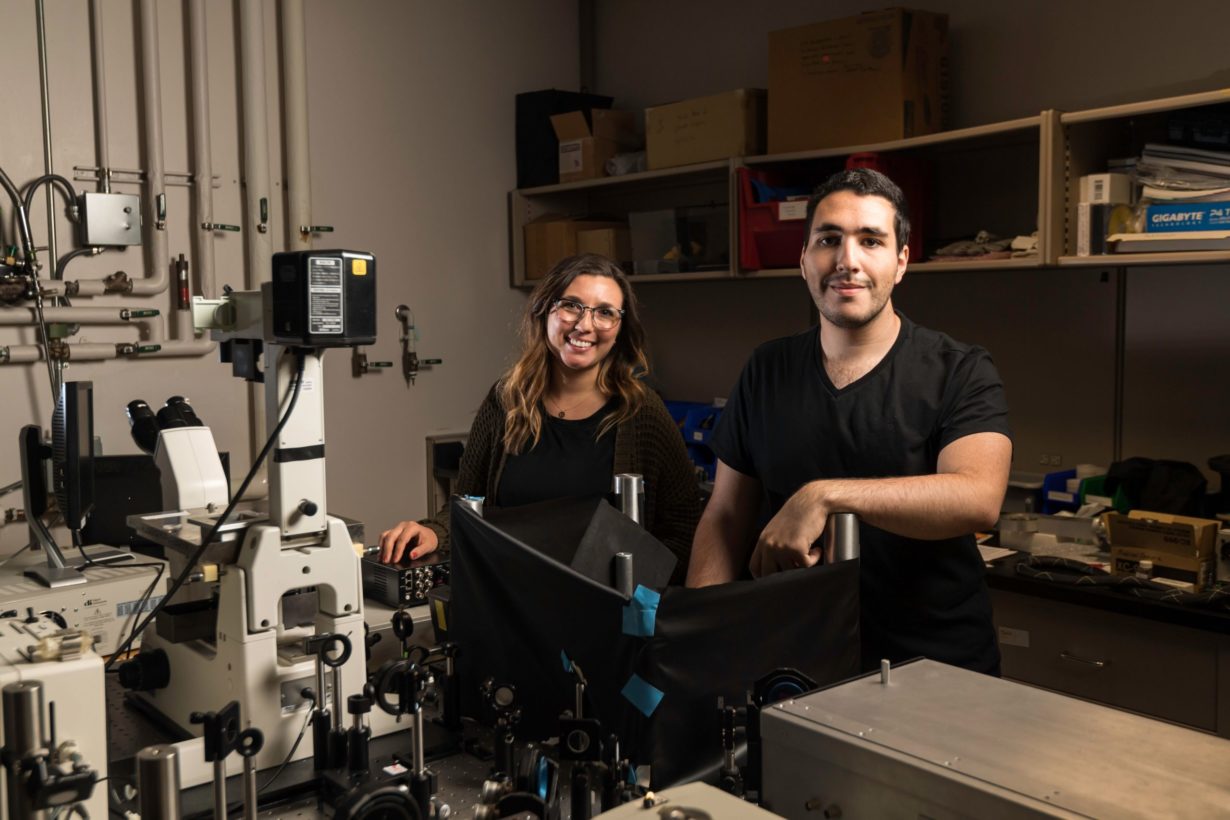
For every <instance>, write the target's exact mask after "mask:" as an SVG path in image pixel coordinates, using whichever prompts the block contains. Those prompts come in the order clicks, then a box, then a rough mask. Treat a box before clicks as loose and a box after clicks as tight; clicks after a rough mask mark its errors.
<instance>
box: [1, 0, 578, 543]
mask: <svg viewBox="0 0 1230 820" xmlns="http://www.w3.org/2000/svg"><path fill="white" fill-rule="evenodd" d="M135 5H136V4H135V3H134V2H131V1H130V0H105V2H104V3H103V7H104V15H103V17H104V19H103V22H104V28H105V31H106V35H107V45H106V57H107V72H106V74H107V82H108V94H109V109H110V110H109V118H110V124H109V132H110V145H111V155H112V156H111V159H112V164H113V165H114V166H116V167H121V168H140V167H141V165H142V162H143V160H142V155H141V153H140V152H139V146H138V142H139V140H138V137H137V133H138V131H137V99H138V95H137V85H136V68H135V66H136V56H135V45H134V42H135V36H136V35H135V26H136V23H135V19H136V18H135ZM207 5H208V20H209V32H208V38H209V52H210V54H209V57H210V63H211V87H210V94H211V108H212V111H211V114H212V116H211V122H210V131H211V139H212V142H213V150H214V171H215V173H216V174H218V175H219V176H220V184H221V187H220V188H219V189H217V190H216V191H215V215H216V217H217V221H219V222H232V223H235V222H239V221H241V201H242V199H241V189H240V178H241V168H240V154H241V152H240V142H239V102H238V85H237V83H238V71H239V68H238V58H237V30H236V24H235V19H234V17H235V14H234V11H235V5H234V4H232V3H223V2H210V3H208V4H207ZM87 8H88V6H87V4H86V3H85V2H75V3H63V2H54V1H53V2H48V3H47V4H46V13H47V33H48V51H49V54H50V59H51V69H50V89H51V98H52V118H53V122H52V125H53V135H54V138H55V139H54V168H55V169H56V170H57V171H59V172H61V173H63V174H64V175H65V176H69V177H70V178H71V177H72V168H73V166H75V165H94V164H95V152H94V135H93V124H92V110H93V105H92V100H91V91H90V70H89V54H90V29H89V19H88V12H87ZM34 9H35V4H34V2H32V0H0V21H3V28H4V31H5V34H6V37H5V44H6V45H5V48H6V54H5V71H4V76H3V78H2V79H0V83H2V84H3V92H2V93H0V98H2V99H3V100H4V108H5V112H6V115H5V116H4V117H3V118H0V167H3V168H4V169H5V170H6V171H7V172H8V174H9V176H10V177H12V178H13V179H14V180H15V181H16V182H17V184H19V185H20V184H22V183H24V182H25V181H27V180H30V179H32V178H34V177H36V176H38V175H39V174H41V173H42V172H43V164H42V131H41V126H40V122H39V114H38V112H39V83H38V63H37V51H36V45H35V42H36V41H35V16H34V15H35V11H34ZM277 9H278V6H277V4H276V3H274V2H271V1H270V0H266V2H265V11H266V27H265V33H266V40H267V42H268V47H269V58H268V66H269V75H268V86H269V94H270V96H269V111H270V114H269V120H270V126H269V127H270V134H271V141H273V142H274V143H275V144H274V145H273V146H272V148H271V158H270V161H271V168H272V176H273V178H274V182H275V188H274V191H275V197H274V203H273V214H272V215H273V220H274V226H273V231H272V235H273V237H274V248H275V249H278V248H280V247H281V246H282V242H283V236H284V234H283V232H282V216H283V206H282V204H281V202H280V197H279V196H278V193H280V191H281V182H280V180H281V172H280V168H281V151H280V149H279V147H278V145H277V144H276V143H277V142H278V141H279V134H280V133H281V130H280V126H279V119H280V110H281V105H280V99H279V96H278V90H279V89H278V86H279V76H278V73H277V43H278V26H277V19H278V18H277ZM158 11H159V15H160V30H161V37H160V49H161V57H162V93H163V99H164V105H165V112H164V118H163V123H164V129H165V140H166V167H167V170H169V171H187V170H189V161H190V156H191V154H190V147H189V144H188V135H187V115H186V108H187V105H186V102H185V100H186V93H187V80H186V76H187V59H188V58H187V50H186V45H185V42H184V23H183V16H184V13H185V12H184V4H183V3H182V2H178V0H161V2H159V4H158ZM305 16H306V25H307V41H308V94H309V116H310V132H311V175H312V194H313V212H314V221H315V222H316V223H318V224H328V225H334V226H336V228H337V231H336V233H334V234H332V235H329V236H327V238H325V239H324V240H321V241H318V243H317V247H329V246H336V247H345V248H359V249H368V250H371V251H373V252H374V253H375V254H376V256H377V258H378V265H379V288H378V293H379V340H378V342H377V343H376V345H374V346H373V347H371V348H369V349H368V353H369V355H370V357H371V358H372V359H373V360H375V359H392V360H395V361H396V360H397V359H398V350H399V348H398V346H397V329H398V328H397V324H396V322H394V321H393V308H394V306H395V305H397V304H398V303H402V302H404V303H406V304H408V305H410V306H411V308H412V309H413V310H414V312H415V315H416V317H417V321H418V327H419V332H420V334H421V340H420V342H419V352H420V355H423V356H440V357H443V359H444V361H445V364H444V366H443V367H438V368H435V369H434V370H432V371H429V372H424V373H423V374H422V375H421V376H420V377H419V380H418V383H417V384H416V385H415V386H414V387H412V388H407V387H406V385H405V383H404V381H403V380H402V379H401V378H400V375H399V374H398V373H397V372H389V371H386V372H383V373H379V374H377V375H371V376H366V377H364V378H362V379H357V380H356V379H353V378H352V377H351V375H350V361H349V356H348V354H347V352H345V351H334V352H331V353H329V354H328V355H327V356H326V360H325V372H326V379H327V385H328V387H327V393H326V395H327V402H326V425H327V429H326V435H327V441H328V458H329V462H328V466H329V508H330V510H331V511H333V512H337V513H341V514H344V515H348V516H351V517H354V518H358V519H360V520H363V521H364V522H365V523H366V524H367V527H368V531H369V538H370V537H371V535H370V534H371V533H372V532H373V531H376V532H378V531H379V530H380V529H382V528H384V527H387V526H389V525H391V524H392V523H394V522H395V521H396V520H398V519H399V518H409V517H417V516H420V515H423V514H424V513H425V500H424V493H425V479H424V474H425V469H424V445H423V441H424V437H425V436H427V435H428V434H430V433H432V432H435V431H441V430H456V429H462V430H464V429H468V427H469V424H470V421H471V420H472V418H473V413H474V410H475V409H476V407H477V405H478V403H479V401H480V399H481V397H482V396H483V394H484V391H485V390H486V388H487V387H488V386H489V385H490V383H491V382H492V381H493V380H494V379H495V378H496V376H497V375H498V374H499V372H500V371H501V369H502V368H503V366H504V365H505V362H506V359H507V355H508V350H509V348H510V346H511V343H512V339H513V332H512V322H513V320H514V318H515V316H516V314H517V311H518V309H519V307H520V305H521V303H522V301H523V296H522V294H520V293H518V292H515V291H512V290H510V289H509V288H508V251H507V247H508V238H507V231H508V229H507V209H506V204H505V203H506V195H507V192H508V190H510V189H511V188H513V187H514V186H515V185H516V175H515V166H514V150H513V97H514V95H515V94H516V93H517V92H519V91H525V90H531V89H537V88H550V87H559V88H575V87H576V85H577V82H578V80H577V76H578V68H577V65H578V55H577V45H576V44H577V13H576V4H575V3H574V2H571V0H529V1H528V2H518V3H516V4H504V3H501V4H489V3H484V2H479V0H464V1H463V2H451V3H447V4H438V3H427V2H402V0H363V2H361V3H342V2H335V0H308V2H307V3H306V11H305ZM76 186H77V187H78V189H79V190H85V189H88V190H94V188H93V186H92V185H90V184H88V183H85V182H77V183H76ZM120 190H124V191H133V190H135V189H134V188H132V187H131V186H124V187H121V188H120ZM168 199H169V203H168V208H169V217H170V225H169V231H168V233H169V251H170V253H171V254H172V255H175V254H178V253H184V254H186V255H188V256H189V258H191V256H192V254H191V249H190V247H189V222H188V203H189V202H190V199H189V194H188V189H187V188H183V187H169V188H168ZM42 201H43V200H42V196H41V195H40V196H39V198H38V203H37V204H36V208H35V214H34V217H33V223H34V231H35V234H36V242H38V243H39V244H42V243H43V242H44V241H45V237H46V228H45V218H44V209H43V205H42ZM0 213H3V216H4V219H5V225H6V229H5V235H6V236H11V235H12V221H11V220H12V211H11V208H10V207H9V203H8V202H7V200H4V201H0ZM70 235H71V234H70V231H69V225H68V223H67V222H66V221H63V220H62V221H61V224H60V227H59V243H60V249H61V253H63V252H64V251H65V250H67V249H68V248H69V247H70V246H71V245H70V240H69V236H70ZM216 253H217V271H218V274H217V278H218V286H219V287H221V286H222V285H223V284H230V285H234V286H236V287H242V283H243V278H244V277H243V240H242V237H240V236H238V235H234V234H221V235H220V237H219V239H218V242H217V245H216ZM119 268H124V269H127V270H128V271H129V272H130V273H131V274H133V275H134V276H135V275H140V273H141V269H142V263H141V257H140V254H139V252H138V251H136V250H129V251H125V252H123V253H113V252H109V253H106V254H104V255H102V256H100V257H98V258H96V259H89V260H81V261H77V262H74V263H73V264H72V266H71V267H70V268H69V278H75V277H83V278H84V277H97V276H103V275H106V274H107V273H110V272H111V271H114V270H116V269H119ZM194 269H195V266H194ZM107 301H108V300H103V299H95V300H85V299H83V300H80V302H79V303H80V304H98V303H106V302H107ZM111 301H113V302H114V301H115V300H111ZM120 301H122V302H123V303H124V304H132V305H134V306H137V307H144V306H153V307H158V308H161V309H162V310H164V312H165V311H167V310H168V309H169V306H170V304H171V302H170V297H169V296H159V297H153V298H149V299H147V300H141V299H133V298H130V299H126V300H120ZM82 335H83V336H84V337H85V338H87V339H88V340H90V341H111V340H120V339H133V338H135V331H134V330H133V329H131V328H126V329H123V330H109V329H105V328H86V329H84V330H83V332H82ZM31 341H33V335H32V333H31V332H30V331H28V330H17V329H8V328H0V345H5V344H20V343H23V342H24V343H29V342H31ZM66 377H67V378H69V379H91V380H93V381H94V383H95V402H96V410H95V414H96V424H97V431H98V434H99V435H100V436H101V437H102V440H103V446H104V451H105V452H108V453H132V452H136V447H135V445H134V444H133V443H132V441H131V438H130V436H129V433H128V426H127V423H126V421H125V419H124V414H123V407H124V404H125V403H126V402H128V401H129V400H130V399H132V398H136V397H143V398H145V399H146V400H147V401H149V402H150V403H151V404H153V405H155V406H158V405H161V403H162V402H163V401H164V400H165V399H166V398H167V397H168V396H170V395H173V394H176V393H179V394H183V395H185V396H187V397H188V398H189V399H190V400H191V401H192V403H193V404H194V405H195V406H196V408H197V410H198V411H199V413H200V415H201V416H202V418H203V419H204V420H205V421H206V423H207V424H209V425H210V426H211V427H212V428H213V431H214V436H215V439H216V440H217V442H218V445H219V447H220V448H222V449H225V450H230V451H231V452H233V453H235V456H236V457H235V464H236V468H237V469H239V470H246V467H247V465H248V463H249V453H248V438H249V420H248V416H247V407H246V398H245V390H244V387H243V384H242V382H240V381H239V380H237V379H234V378H232V377H231V376H230V375H229V368H228V367H224V366H222V365H220V364H218V363H217V362H216V356H209V357H205V358H203V359H192V360H175V361H162V362H141V363H128V362H118V361H111V362H105V363H100V364H78V365H73V366H72V367H71V368H70V369H69V370H68V372H67V374H66ZM49 392H50V391H49V389H48V387H47V374H46V372H45V370H44V369H43V368H42V366H41V365H40V366H38V367H34V366H29V365H21V366H5V367H0V485H3V484H7V483H9V481H11V480H15V479H17V478H18V477H19V469H18V458H17V433H18V429H19V428H20V427H21V426H22V425H24V424H31V423H36V424H41V425H43V426H44V427H46V426H48V425H49V423H50V410H51V404H50V400H49ZM19 506H20V495H10V496H7V497H5V498H3V499H0V507H3V508H9V507H19ZM24 541H25V528H24V526H20V525H9V526H5V527H3V528H0V546H2V547H4V548H8V547H12V546H16V545H18V544H22V543H24Z"/></svg>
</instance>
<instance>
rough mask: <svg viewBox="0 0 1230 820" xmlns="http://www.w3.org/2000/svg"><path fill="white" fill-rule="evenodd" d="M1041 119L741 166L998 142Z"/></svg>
mask: <svg viewBox="0 0 1230 820" xmlns="http://www.w3.org/2000/svg"><path fill="white" fill-rule="evenodd" d="M1041 122H1042V117H1041V116H1037V117H1022V118H1020V119H1016V120H1006V121H1004V122H997V123H991V124H988V125H977V126H973V127H971V128H958V129H956V130H953V131H940V132H938V133H935V134H923V135H922V136H918V137H909V138H907V139H902V140H892V141H889V142H875V143H869V144H867V145H846V146H841V147H837V148H821V149H818V150H815V151H797V152H794V153H791V154H761V155H759V156H754V157H744V159H743V163H744V164H745V165H748V166H752V165H773V164H777V163H783V162H800V161H807V160H814V159H832V158H836V157H845V156H849V155H850V154H862V153H868V152H874V153H889V152H900V151H910V150H915V149H919V148H930V147H934V146H949V145H952V144H953V143H956V142H964V141H966V140H988V139H992V140H993V141H999V140H998V139H996V138H1000V137H1003V136H1004V135H1010V134H1013V133H1015V132H1028V131H1030V130H1031V129H1037V128H1039V126H1040V125H1041Z"/></svg>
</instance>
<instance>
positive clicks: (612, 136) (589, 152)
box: [551, 108, 639, 182]
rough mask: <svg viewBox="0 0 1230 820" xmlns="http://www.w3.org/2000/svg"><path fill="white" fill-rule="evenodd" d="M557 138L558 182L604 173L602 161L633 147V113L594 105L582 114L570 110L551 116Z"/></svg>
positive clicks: (634, 123) (634, 132)
mask: <svg viewBox="0 0 1230 820" xmlns="http://www.w3.org/2000/svg"><path fill="white" fill-rule="evenodd" d="M551 126H552V127H553V128H554V129H555V135H556V136H557V137H558V138H559V181H560V182H576V181H577V180H581V179H598V178H599V177H604V176H606V175H607V174H606V161H607V160H608V159H610V158H611V157H613V156H615V155H616V154H619V153H621V152H624V151H633V150H636V147H637V143H638V142H639V140H638V138H637V135H636V113H635V112H633V111H610V110H607V109H603V108H595V109H594V110H593V111H590V112H589V115H588V116H586V114H585V112H583V111H570V112H568V113H567V114H556V115H554V116H552V117H551Z"/></svg>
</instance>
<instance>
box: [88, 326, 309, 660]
mask: <svg viewBox="0 0 1230 820" xmlns="http://www.w3.org/2000/svg"><path fill="white" fill-rule="evenodd" d="M294 354H295V356H296V358H297V360H298V361H297V364H296V367H295V378H294V383H293V387H292V390H291V394H290V402H289V404H287V406H286V411H285V412H284V413H283V414H282V418H280V419H279V420H278V423H277V425H276V426H275V427H274V428H273V432H271V433H270V434H269V440H268V441H266V442H265V446H264V447H262V448H261V451H260V454H259V455H258V456H257V457H256V460H255V461H253V462H252V467H251V469H249V470H248V474H247V475H246V476H244V479H243V483H242V484H240V485H239V490H238V491H236V493H235V495H234V496H233V497H232V498H231V502H230V503H229V504H227V505H226V509H225V510H223V512H222V515H220V516H218V520H217V521H216V522H215V523H214V525H213V526H212V527H210V529H209V533H208V534H206V535H205V537H203V538H202V539H201V544H200V546H198V547H197V548H196V551H195V552H193V553H192V556H191V557H190V558H189V559H188V561H187V563H186V564H184V568H183V570H181V571H180V573H179V575H177V576H176V578H175V581H174V582H173V583H172V584H171V588H170V589H169V590H167V593H166V595H164V596H163V597H162V600H161V601H159V602H158V605H157V606H155V607H154V608H153V610H152V611H151V612H150V613H149V615H148V616H147V617H146V618H145V620H144V621H142V622H141V625H140V626H138V627H137V628H136V630H135V631H134V632H133V634H132V635H131V636H129V638H128V640H126V641H124V643H123V645H121V646H120V647H119V648H118V649H116V650H115V653H114V654H113V655H112V656H111V657H110V658H108V659H107V663H106V664H105V665H104V667H103V668H104V670H108V669H110V668H111V667H112V665H113V664H114V663H115V661H116V659H117V658H119V657H120V656H121V655H123V654H124V653H125V652H127V651H128V649H129V648H130V647H131V646H132V643H133V641H135V640H136V639H137V636H139V635H140V634H141V633H142V632H143V631H145V628H146V627H147V626H149V624H150V622H152V621H153V620H154V618H156V617H157V616H158V613H159V612H161V611H162V609H163V607H165V606H166V604H167V602H168V601H170V600H171V599H172V598H173V597H175V593H176V592H179V588H180V587H182V586H183V585H184V583H185V582H186V581H187V580H188V576H189V575H191V574H192V571H193V568H194V567H195V566H196V564H197V562H198V561H200V560H201V556H202V555H204V554H205V550H206V548H207V547H208V546H209V544H210V542H212V541H213V540H214V536H215V535H217V534H218V530H219V529H220V528H221V527H222V525H223V524H225V523H226V519H227V518H228V517H229V516H230V514H231V513H232V512H234V510H235V506H236V505H237V504H238V503H239V499H241V498H243V494H244V493H245V492H247V489H248V485H249V484H251V483H252V479H253V478H255V477H256V473H257V471H258V470H260V466H261V464H263V463H264V461H265V457H266V456H268V455H269V451H270V450H272V449H273V445H274V444H275V443H276V442H277V440H278V436H279V435H280V434H281V433H282V428H283V427H285V426H286V422H287V421H288V420H289V419H290V414H291V413H293V412H294V410H295V404H296V403H298V401H299V390H300V388H301V387H302V386H303V364H304V351H303V350H301V349H298V348H296V349H295V350H294Z"/></svg>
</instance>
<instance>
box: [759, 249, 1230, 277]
mask: <svg viewBox="0 0 1230 820" xmlns="http://www.w3.org/2000/svg"><path fill="white" fill-rule="evenodd" d="M1227 255H1228V256H1230V253H1228V254H1227ZM1040 267H1042V259H1041V258H1040V257H1038V256H1024V257H1020V258H1017V259H987V260H985V261H982V262H979V261H977V260H972V259H971V260H970V261H968V262H911V263H909V265H907V266H906V269H905V272H906V275H907V276H908V275H910V274H912V273H948V272H950V271H972V270H977V271H997V270H1021V269H1024V268H1040ZM800 275H801V274H800V273H799V269H798V268H770V269H766V270H755V271H744V272H743V273H742V274H740V278H743V279H789V278H793V277H796V276H800Z"/></svg>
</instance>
